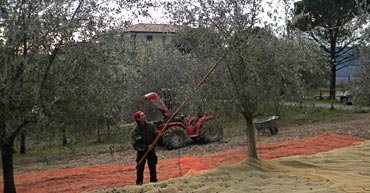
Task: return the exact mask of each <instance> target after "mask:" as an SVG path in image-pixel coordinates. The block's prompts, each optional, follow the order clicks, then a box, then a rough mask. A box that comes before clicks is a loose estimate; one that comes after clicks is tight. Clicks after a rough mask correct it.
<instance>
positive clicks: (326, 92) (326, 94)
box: [315, 89, 346, 100]
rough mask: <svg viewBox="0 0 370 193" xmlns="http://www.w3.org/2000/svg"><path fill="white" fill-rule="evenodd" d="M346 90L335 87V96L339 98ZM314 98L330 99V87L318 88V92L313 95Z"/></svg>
mask: <svg viewBox="0 0 370 193" xmlns="http://www.w3.org/2000/svg"><path fill="white" fill-rule="evenodd" d="M345 91H346V90H344V89H336V90H335V98H338V99H339V96H340V95H341V94H342V93H344V92H345ZM315 99H320V100H322V99H330V89H320V90H318V94H317V95H315Z"/></svg>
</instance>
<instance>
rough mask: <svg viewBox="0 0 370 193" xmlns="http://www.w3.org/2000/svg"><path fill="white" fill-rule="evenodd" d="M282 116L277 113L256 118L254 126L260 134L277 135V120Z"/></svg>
mask: <svg viewBox="0 0 370 193" xmlns="http://www.w3.org/2000/svg"><path fill="white" fill-rule="evenodd" d="M279 118H280V117H279V116H277V115H273V116H269V117H265V118H261V119H256V120H254V123H253V124H254V126H255V128H256V129H257V132H258V134H259V135H268V134H270V135H275V134H277V133H278V132H279V129H278V127H277V126H276V123H275V122H274V121H275V120H278V119H279Z"/></svg>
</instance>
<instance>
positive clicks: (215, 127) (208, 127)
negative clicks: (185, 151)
mask: <svg viewBox="0 0 370 193" xmlns="http://www.w3.org/2000/svg"><path fill="white" fill-rule="evenodd" d="M223 135H224V129H223V128H222V127H221V125H220V124H219V123H218V122H217V121H216V120H206V121H205V122H203V123H202V125H201V126H200V131H199V138H200V142H202V143H211V142H216V141H220V140H221V139H222V137H223Z"/></svg>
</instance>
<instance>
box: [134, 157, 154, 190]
mask: <svg viewBox="0 0 370 193" xmlns="http://www.w3.org/2000/svg"><path fill="white" fill-rule="evenodd" d="M144 154H145V152H142V151H138V152H137V154H136V163H138V162H139V161H140V159H141V158H142V157H143V155H144ZM147 160H148V167H149V173H150V182H156V181H157V169H156V165H157V162H158V160H157V156H156V155H155V151H154V150H151V151H149V152H148V155H147V156H146V157H145V159H143V161H142V162H141V163H140V164H139V165H137V167H136V184H142V183H143V179H144V168H145V162H146V161H147Z"/></svg>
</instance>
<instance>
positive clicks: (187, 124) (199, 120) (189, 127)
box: [143, 92, 223, 149]
mask: <svg viewBox="0 0 370 193" xmlns="http://www.w3.org/2000/svg"><path fill="white" fill-rule="evenodd" d="M143 98H144V99H145V100H147V101H151V102H152V103H153V104H154V105H155V106H156V107H157V108H158V110H159V111H160V112H161V113H162V114H163V120H161V121H155V122H153V124H154V125H155V126H156V127H157V130H158V132H164V133H163V135H162V137H161V139H159V140H158V145H160V146H161V145H164V146H165V147H166V148H167V149H177V148H180V147H183V146H185V144H186V141H187V140H188V139H189V138H190V139H192V140H194V141H196V142H200V143H210V142H216V141H220V140H221V139H222V137H223V128H222V127H221V126H220V124H219V123H218V121H217V120H216V119H217V115H214V114H209V115H203V114H195V115H191V116H190V117H187V118H186V117H185V115H183V114H182V115H181V116H180V117H176V116H174V117H173V118H172V119H171V120H170V122H169V123H168V125H167V127H166V128H165V123H167V121H168V119H170V117H171V112H170V111H169V110H168V108H167V107H166V105H165V104H164V103H163V102H162V100H161V99H160V98H159V96H158V95H157V93H155V92H151V93H148V94H146V95H144V96H143ZM164 129H165V130H164ZM163 130H164V131H163Z"/></svg>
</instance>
